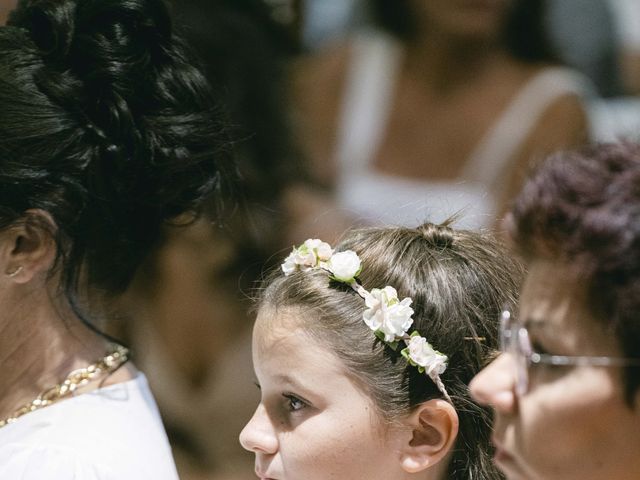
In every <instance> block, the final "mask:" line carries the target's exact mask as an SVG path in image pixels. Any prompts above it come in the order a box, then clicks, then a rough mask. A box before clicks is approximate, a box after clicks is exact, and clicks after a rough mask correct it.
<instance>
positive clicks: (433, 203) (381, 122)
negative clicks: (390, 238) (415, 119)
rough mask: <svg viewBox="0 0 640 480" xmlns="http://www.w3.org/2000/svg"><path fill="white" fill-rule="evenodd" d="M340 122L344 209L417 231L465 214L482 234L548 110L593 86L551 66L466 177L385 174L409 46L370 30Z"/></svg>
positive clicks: (362, 38) (354, 64) (496, 127)
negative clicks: (503, 183)
mask: <svg viewBox="0 0 640 480" xmlns="http://www.w3.org/2000/svg"><path fill="white" fill-rule="evenodd" d="M352 48H353V50H352V61H351V64H350V71H349V72H348V73H347V85H346V90H345V95H344V100H343V105H342V112H341V118H340V120H339V132H338V142H337V146H336V151H335V155H336V162H337V165H338V169H339V174H338V178H339V181H338V185H337V191H336V194H337V200H338V203H339V205H340V208H341V210H343V211H345V212H346V213H348V214H349V215H351V216H352V217H355V218H356V219H358V220H361V221H364V222H366V223H373V224H384V225H406V226H415V225H418V224H420V223H422V222H424V221H426V220H429V221H434V222H441V221H443V220H445V219H447V218H448V217H450V216H451V215H454V214H460V218H459V221H458V222H456V226H457V227H459V228H471V229H478V228H483V227H487V226H491V225H493V224H494V223H495V221H496V198H495V195H494V194H492V190H495V188H492V187H495V185H494V184H495V182H496V180H497V179H498V177H499V175H500V173H501V172H502V171H503V169H504V168H505V167H506V165H507V163H508V162H509V161H510V159H511V158H512V157H513V155H514V154H515V152H516V151H517V149H518V148H519V147H520V145H521V144H522V143H523V142H524V141H525V140H526V138H527V137H528V135H529V134H530V132H531V130H532V129H533V127H534V126H535V125H536V123H537V122H538V119H539V118H540V116H541V115H542V113H543V112H544V111H545V109H546V108H547V107H548V106H549V105H550V104H552V103H553V102H554V101H555V100H556V99H558V98H559V97H562V96H564V95H577V96H578V97H580V98H586V97H587V96H588V95H590V91H591V89H590V87H589V84H588V82H587V81H586V80H585V79H584V77H582V76H581V75H579V74H577V73H575V72H574V71H572V70H570V69H567V68H563V67H550V68H547V69H544V70H542V71H541V72H540V73H539V74H537V75H536V76H535V77H533V78H532V79H531V80H529V82H528V83H527V84H525V85H524V86H523V87H522V89H521V90H520V91H519V92H518V93H517V94H516V95H515V97H514V99H513V100H512V102H511V103H510V105H509V106H508V107H507V108H506V109H505V110H504V111H503V112H502V114H501V116H500V117H499V118H497V119H496V120H495V122H494V124H493V126H492V127H491V128H490V129H489V130H488V132H487V133H486V135H485V136H484V138H483V139H482V141H481V142H480V143H479V144H478V145H477V146H476V148H475V150H474V152H473V153H472V154H471V156H470V158H469V159H468V161H467V162H466V165H465V167H464V170H463V173H462V175H461V176H460V178H458V179H455V180H444V181H429V180H424V179H420V180H417V179H411V178H408V177H400V176H393V175H389V174H386V173H381V172H378V171H376V170H375V169H374V167H373V165H372V162H373V159H374V158H375V154H376V152H377V150H378V148H379V146H380V143H381V141H382V139H383V136H384V135H383V134H384V130H385V128H386V123H387V119H388V116H389V112H390V109H391V102H392V99H393V93H394V88H395V82H396V76H397V74H398V72H399V67H400V62H401V60H402V49H401V46H400V45H399V44H398V43H397V42H396V41H395V40H394V39H393V38H391V37H389V36H387V35H385V34H382V33H379V32H368V33H363V34H362V35H359V36H357V37H356V38H355V39H354V43H353V47H352Z"/></svg>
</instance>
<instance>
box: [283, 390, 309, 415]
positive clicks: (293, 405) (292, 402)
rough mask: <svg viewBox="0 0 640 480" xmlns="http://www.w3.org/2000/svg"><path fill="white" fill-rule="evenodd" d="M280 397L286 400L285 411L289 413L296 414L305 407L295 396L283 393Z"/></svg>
mask: <svg viewBox="0 0 640 480" xmlns="http://www.w3.org/2000/svg"><path fill="white" fill-rule="evenodd" d="M282 396H283V397H284V398H285V399H286V406H287V410H289V411H290V412H297V411H298V410H302V409H303V408H305V407H306V406H307V404H306V402H305V401H304V400H300V399H299V398H298V397H296V396H295V395H291V394H290V393H283V394H282Z"/></svg>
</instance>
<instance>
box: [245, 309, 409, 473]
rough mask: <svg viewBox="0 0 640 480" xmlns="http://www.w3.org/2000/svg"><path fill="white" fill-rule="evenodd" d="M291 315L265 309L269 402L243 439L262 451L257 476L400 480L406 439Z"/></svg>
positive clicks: (259, 327) (258, 354)
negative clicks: (402, 445)
mask: <svg viewBox="0 0 640 480" xmlns="http://www.w3.org/2000/svg"><path fill="white" fill-rule="evenodd" d="M296 325H297V322H296V320H295V319H293V318H291V316H290V315H288V316H284V314H278V315H277V316H273V315H271V314H267V313H266V312H264V311H260V312H259V314H258V318H257V320H256V325H255V327H254V332H253V365H254V370H255V373H256V376H257V379H258V383H259V388H260V391H261V396H262V398H261V402H260V404H259V405H258V408H257V409H256V411H255V413H254V415H253V418H251V420H250V421H249V423H248V424H247V425H246V426H245V428H244V430H243V431H242V433H241V434H240V443H241V444H242V446H243V447H244V448H245V449H247V450H250V451H252V452H254V453H255V456H256V458H255V467H256V474H257V475H258V477H260V478H261V479H272V480H330V479H339V480H345V479H349V480H358V479H362V480H365V479H366V480H375V479H380V480H383V479H384V480H394V479H402V478H406V475H407V474H406V473H405V472H404V471H403V470H402V468H401V466H400V453H399V448H398V445H399V442H400V441H401V440H400V436H399V434H396V433H394V431H395V430H396V429H395V428H387V427H386V426H384V425H383V424H382V421H381V419H380V418H379V416H378V414H377V412H376V410H375V408H374V406H373V404H372V401H371V400H370V398H369V397H367V396H366V395H365V394H363V393H362V392H361V390H360V389H359V388H357V387H356V386H355V385H354V383H353V381H352V380H351V379H350V378H349V377H348V376H347V375H346V374H345V372H344V368H343V367H342V365H341V362H340V361H339V360H338V358H337V357H335V356H334V355H333V353H332V352H330V351H329V350H327V349H326V348H325V347H323V346H322V345H320V344H319V343H317V342H316V341H314V340H312V339H311V338H310V337H309V336H307V335H306V334H305V333H304V332H303V331H302V330H301V329H300V328H299V327H297V326H296Z"/></svg>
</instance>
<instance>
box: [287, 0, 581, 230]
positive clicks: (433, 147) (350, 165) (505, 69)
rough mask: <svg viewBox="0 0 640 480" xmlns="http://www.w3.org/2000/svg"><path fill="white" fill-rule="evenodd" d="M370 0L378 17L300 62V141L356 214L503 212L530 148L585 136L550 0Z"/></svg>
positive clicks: (577, 85) (575, 80) (390, 217)
mask: <svg viewBox="0 0 640 480" xmlns="http://www.w3.org/2000/svg"><path fill="white" fill-rule="evenodd" d="M369 3H370V5H371V7H372V10H373V13H374V18H375V19H376V20H377V25H376V27H375V28H373V29H369V30H365V31H363V32H361V33H359V34H356V35H354V37H353V38H352V39H351V40H350V41H349V42H348V43H347V44H346V45H339V46H337V47H336V48H331V49H329V51H328V52H325V53H322V54H320V55H319V56H317V57H312V58H310V59H308V60H303V61H302V62H300V64H299V65H298V66H297V68H296V70H295V80H296V85H295V87H296V88H295V92H296V98H295V105H296V107H297V114H298V117H299V118H298V124H299V125H300V127H301V128H300V141H301V143H302V145H303V147H304V148H305V150H306V152H307V153H308V155H309V157H310V160H311V162H312V165H313V167H314V170H315V172H316V174H317V177H318V179H319V181H320V182H322V183H323V184H325V185H327V186H329V187H331V188H333V191H334V194H335V196H336V199H337V202H338V204H339V206H340V207H342V209H343V210H344V211H346V212H347V213H348V214H351V215H352V216H355V217H357V218H359V219H363V220H366V221H370V222H376V223H398V222H400V223H404V224H410V225H415V224H416V223H417V222H418V221H420V219H422V218H424V217H425V216H426V217H429V218H434V219H436V220H438V219H443V218H447V217H449V216H451V215H453V214H455V213H457V212H459V211H463V212H464V215H463V217H462V219H461V220H462V223H461V225H466V226H469V227H473V228H476V227H482V226H487V225H493V224H494V223H495V222H496V218H497V217H498V216H499V214H501V212H502V211H504V209H505V205H506V203H507V201H508V199H509V198H511V196H512V195H513V194H514V193H515V192H516V191H517V186H518V185H519V182H520V176H521V174H522V170H523V167H524V165H526V164H527V163H528V162H529V161H530V160H531V158H532V157H535V156H537V155H542V154H546V153H548V152H550V151H552V150H555V149H556V148H560V147H566V146H570V145H577V144H579V143H582V141H583V140H584V139H585V138H586V137H587V122H586V116H585V111H584V106H583V96H584V95H585V94H586V92H587V91H588V85H587V83H586V82H585V81H583V79H582V77H580V76H578V75H577V74H576V73H574V72H573V71H571V70H569V69H567V68H564V67H560V66H558V65H557V63H556V61H555V58H554V55H553V53H552V52H551V49H550V47H549V45H548V42H547V40H546V35H545V32H544V30H543V28H542V21H543V17H544V12H545V9H544V1H543V0H491V1H476V0H472V1H455V0H454V1H452V0H432V1H424V0H401V1H395V0H377V1H371V2H369ZM371 192H375V194H371Z"/></svg>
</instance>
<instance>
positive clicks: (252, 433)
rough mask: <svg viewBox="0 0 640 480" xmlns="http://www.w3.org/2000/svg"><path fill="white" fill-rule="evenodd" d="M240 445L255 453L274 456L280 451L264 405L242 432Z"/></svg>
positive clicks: (259, 406)
mask: <svg viewBox="0 0 640 480" xmlns="http://www.w3.org/2000/svg"><path fill="white" fill-rule="evenodd" d="M240 445H242V447H243V448H244V449H245V450H249V451H250V452H254V453H263V454H268V455H273V454H274V453H276V452H277V451H278V439H277V437H276V435H275V432H274V431H273V427H272V424H271V420H270V419H269V415H267V412H266V410H265V408H264V406H263V405H262V403H261V404H260V405H258V408H256V411H255V412H254V414H253V417H251V420H249V423H247V424H246V425H245V427H244V428H243V429H242V432H240Z"/></svg>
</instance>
